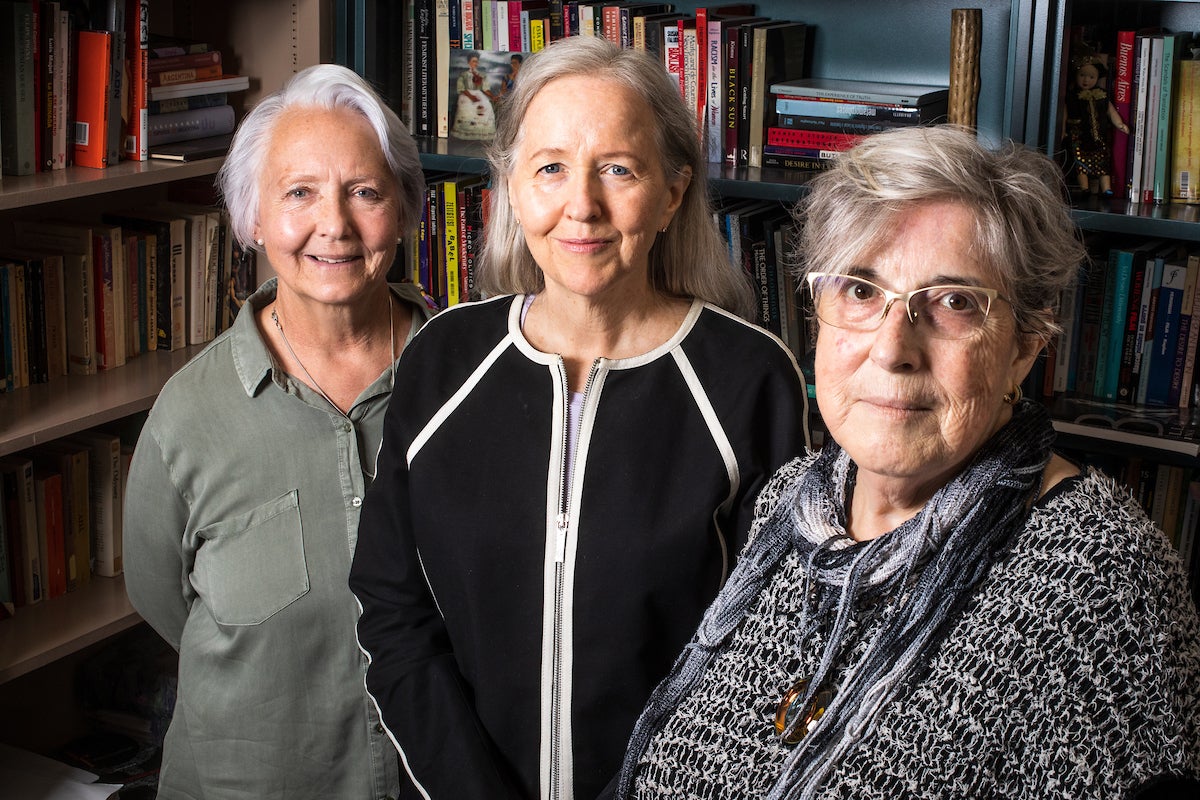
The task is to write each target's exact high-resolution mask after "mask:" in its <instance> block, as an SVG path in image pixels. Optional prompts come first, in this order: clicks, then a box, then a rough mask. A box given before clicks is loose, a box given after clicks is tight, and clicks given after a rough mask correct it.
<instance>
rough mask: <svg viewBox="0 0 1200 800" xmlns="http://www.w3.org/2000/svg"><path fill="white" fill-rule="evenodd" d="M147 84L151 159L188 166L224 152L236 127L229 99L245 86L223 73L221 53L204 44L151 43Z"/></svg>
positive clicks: (236, 77)
mask: <svg viewBox="0 0 1200 800" xmlns="http://www.w3.org/2000/svg"><path fill="white" fill-rule="evenodd" d="M147 82H148V85H149V87H150V91H149V103H148V105H147V111H148V113H149V141H150V155H151V156H152V157H154V158H166V159H171V160H183V161H187V160H192V159H195V158H208V157H211V156H216V155H222V154H223V153H224V152H225V151H226V150H227V149H228V147H229V140H230V136H231V135H232V133H233V130H234V127H235V126H236V124H237V118H236V115H235V113H234V108H233V106H232V105H231V104H230V102H229V95H230V93H231V92H238V91H242V90H245V89H247V88H249V86H250V82H249V79H247V78H246V77H245V76H243V75H230V74H226V73H225V72H224V71H223V68H222V64H221V51H220V50H215V49H210V48H209V46H208V45H207V44H206V43H204V42H187V41H178V40H173V41H151V42H150V46H149V58H148V67H147Z"/></svg>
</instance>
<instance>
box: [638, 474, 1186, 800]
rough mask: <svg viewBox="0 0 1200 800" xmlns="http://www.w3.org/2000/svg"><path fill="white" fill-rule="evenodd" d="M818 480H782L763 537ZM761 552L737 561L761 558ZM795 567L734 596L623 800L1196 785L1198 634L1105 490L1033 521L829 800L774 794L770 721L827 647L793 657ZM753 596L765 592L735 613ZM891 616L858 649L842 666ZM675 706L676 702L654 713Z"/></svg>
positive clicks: (1056, 503)
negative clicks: (802, 487) (788, 497)
mask: <svg viewBox="0 0 1200 800" xmlns="http://www.w3.org/2000/svg"><path fill="white" fill-rule="evenodd" d="M811 460H812V457H811V456H808V457H805V458H801V459H797V460H796V461H793V462H792V463H791V464H789V465H787V466H785V467H784V468H783V469H781V470H780V471H779V473H778V474H777V475H776V476H775V478H774V479H773V480H772V482H771V484H770V485H769V486H767V487H766V488H765V489H764V491H763V493H762V496H761V497H760V499H759V508H758V513H757V519H758V520H759V521H761V520H763V519H766V518H767V517H768V516H769V514H770V511H771V509H772V508H773V507H774V505H775V503H776V502H777V500H778V497H779V495H780V490H781V489H782V487H783V486H785V485H787V484H789V483H791V482H792V481H794V480H796V479H797V478H798V476H799V475H801V474H802V473H803V471H804V470H805V469H806V468H807V467H808V465H809V463H811ZM756 533H757V528H756V529H755V531H754V532H752V537H753V538H751V540H750V542H749V543H748V544H747V547H746V550H745V552H744V553H743V555H742V557H741V559H743V560H744V559H750V560H751V561H753V560H754V559H755V558H756V557H757V558H762V557H763V555H762V553H760V552H758V551H760V550H763V549H764V547H763V546H762V543H761V541H760V539H759V538H758V537H756V536H755V534H756ZM795 556H796V554H795V551H794V550H790V551H788V552H786V553H784V554H783V555H782V557H781V558H780V559H779V560H778V561H776V562H775V563H774V564H769V565H767V566H766V568H765V570H758V569H756V570H753V573H754V575H749V576H748V572H746V571H740V570H739V571H738V572H735V573H734V575H733V576H732V577H731V580H730V583H729V584H728V585H727V586H726V587H725V589H724V590H723V591H722V593H721V596H720V597H718V598H717V600H716V602H715V603H714V604H713V606H712V608H710V609H709V613H708V614H707V615H706V617H705V623H704V625H702V627H701V633H700V634H699V635H698V638H697V640H696V641H694V642H693V644H692V645H691V646H690V649H691V651H692V652H691V653H690V658H689V657H688V654H687V653H685V657H683V658H681V660H680V662H679V663H677V664H676V668H675V670H674V671H673V672H672V674H671V676H670V677H669V678H668V679H667V681H666V682H665V683H664V686H663V687H660V690H659V691H656V692H655V695H654V697H653V698H652V699H651V705H650V706H649V707H648V708H647V711H646V713H645V714H644V715H643V717H642V719H641V721H640V722H639V723H638V728H637V730H635V733H634V737H633V740H632V744H631V748H630V752H629V753H628V755H627V758H626V764H625V772H624V775H623V778H624V781H623V783H625V785H626V786H629V785H630V784H632V787H631V792H630V793H629V794H627V795H626V796H630V797H635V798H639V799H646V798H665V797H670V798H674V799H676V800H682V799H683V798H739V800H741V799H743V798H744V799H745V800H749V799H750V798H760V797H768V796H770V797H779V798H799V797H801V796H805V797H808V796H811V797H816V798H851V797H852V798H859V799H860V800H870V799H871V798H879V800H884V799H885V798H886V800H894V798H906V797H912V798H916V797H920V798H951V797H954V798H965V797H970V798H985V797H986V798H992V797H1003V798H1039V799H1041V798H1064V799H1065V798H1070V800H1083V799H1084V798H1124V797H1128V796H1130V795H1131V793H1134V792H1136V790H1137V789H1138V788H1139V787H1142V786H1145V785H1146V784H1147V783H1149V782H1153V781H1155V780H1160V779H1162V778H1163V777H1164V776H1184V777H1187V778H1191V779H1196V778H1200V621H1198V619H1197V613H1196V609H1195V606H1194V605H1193V603H1192V600H1191V598H1190V595H1189V593H1188V590H1187V586H1186V580H1185V578H1184V572H1183V569H1182V567H1181V564H1180V562H1179V559H1178V557H1177V556H1176V553H1175V551H1174V550H1173V549H1172V547H1171V545H1170V543H1169V542H1168V541H1167V540H1166V538H1165V537H1164V536H1163V534H1162V533H1161V532H1160V531H1159V530H1158V529H1157V528H1156V527H1155V526H1154V525H1153V524H1152V523H1151V522H1150V521H1149V520H1148V519H1147V518H1146V516H1145V514H1144V513H1143V512H1142V510H1141V509H1140V507H1138V506H1137V504H1136V503H1134V502H1133V500H1132V499H1131V498H1130V497H1129V495H1128V493H1127V492H1126V491H1125V490H1124V489H1123V488H1121V487H1119V486H1118V485H1117V484H1115V483H1114V482H1113V481H1112V480H1110V479H1109V478H1107V477H1106V476H1104V475H1103V474H1101V473H1097V472H1095V471H1090V470H1089V471H1088V472H1086V474H1084V475H1082V476H1080V477H1079V478H1076V479H1070V480H1068V481H1065V482H1063V483H1062V484H1060V485H1059V486H1058V487H1055V489H1054V490H1053V491H1052V492H1051V493H1050V494H1048V495H1047V496H1046V497H1044V498H1042V500H1040V501H1039V502H1038V503H1037V504H1035V506H1034V508H1033V510H1032V513H1031V515H1030V517H1029V519H1028V521H1027V523H1026V525H1025V527H1024V528H1023V529H1022V530H1021V531H1020V532H1019V533H1018V534H1017V535H1016V536H1015V537H1014V539H1013V540H1012V541H1011V542H1010V545H1009V547H1008V549H1007V551H1006V552H1005V553H1004V554H1003V555H1002V556H1001V558H1000V560H999V562H998V563H996V564H995V565H994V566H993V568H992V570H991V572H990V573H989V574H988V575H987V577H986V578H985V579H984V582H983V583H982V584H981V585H980V586H979V587H978V588H977V590H976V592H975V594H974V596H973V597H972V599H971V601H970V602H969V603H968V605H967V606H966V608H965V609H964V611H963V613H962V614H961V616H960V617H959V618H958V619H957V620H955V621H954V622H953V623H952V628H951V629H950V630H949V632H948V633H947V635H946V638H945V639H944V640H943V641H942V643H941V645H940V646H939V647H938V649H937V650H936V651H935V652H934V654H933V657H932V660H931V662H930V663H929V665H928V667H927V669H926V670H924V671H923V672H919V673H918V676H917V679H916V680H914V681H912V682H911V683H910V684H909V685H907V686H905V687H903V688H902V689H901V691H900V693H899V695H898V696H897V698H896V700H895V701H894V702H893V703H891V704H890V705H889V706H888V707H886V708H884V709H883V710H882V711H881V713H880V715H879V717H878V718H877V720H876V722H875V724H874V726H873V727H872V729H871V730H869V731H868V732H867V733H866V734H865V736H864V737H863V738H862V739H861V740H860V741H859V743H858V744H857V745H856V746H855V747H854V748H853V749H852V750H851V751H850V753H849V754H848V757H846V758H845V759H843V760H842V762H841V763H839V764H837V765H835V766H834V767H833V769H832V771H831V772H830V773H829V775H828V777H827V779H826V780H825V782H824V783H823V785H821V786H819V787H802V786H786V785H776V784H777V776H778V775H779V772H780V768H781V766H782V764H783V761H784V759H785V758H786V757H787V753H788V752H789V747H788V746H787V745H783V744H781V743H780V742H779V740H778V738H777V737H776V735H775V733H774V730H773V728H772V719H773V714H774V711H775V707H776V704H777V703H778V700H779V698H780V696H781V695H782V694H783V692H784V691H785V690H786V689H787V688H788V686H789V685H790V684H791V683H792V682H793V681H794V680H795V679H796V678H797V677H799V676H801V675H805V674H811V672H812V671H813V669H814V667H815V662H816V659H817V658H818V656H819V654H820V652H821V649H822V645H823V641H822V640H821V636H820V634H819V633H818V634H817V635H816V637H815V638H813V637H810V639H811V640H810V641H798V638H799V636H798V633H797V631H796V621H797V619H798V617H799V616H800V614H799V607H800V606H799V604H800V599H801V598H800V594H801V589H800V587H801V586H803V585H804V579H803V577H804V576H803V573H804V565H803V563H802V562H801V560H800V559H799V558H796V557H795ZM756 576H759V577H756ZM747 580H750V581H753V580H765V584H763V586H764V588H763V590H762V591H758V592H756V593H755V594H754V599H752V600H751V601H750V602H749V603H745V604H744V606H745V607H744V610H742V609H739V608H736V607H730V604H729V603H728V602H727V599H728V598H734V597H736V596H737V595H738V592H739V591H742V592H745V591H746V590H747V589H748V588H750V587H748V586H746V585H742V586H738V585H737V584H738V582H739V581H741V582H742V583H743V584H745V583H746V581H747ZM742 597H743V598H744V597H745V595H744V594H743V595H742ZM723 600H724V601H726V602H725V605H724V607H723ZM735 605H736V606H742V605H743V604H742V603H736V604H735ZM883 606H886V603H884V604H881V608H877V609H865V610H864V612H863V613H862V614H861V615H860V616H859V618H858V619H857V621H856V623H855V624H854V626H853V627H852V628H851V629H850V631H849V632H848V633H847V642H846V649H845V650H844V651H843V658H844V661H845V662H846V663H851V662H853V660H854V657H855V656H857V655H858V654H860V653H861V652H862V649H863V648H864V647H865V646H866V643H867V641H868V639H869V637H870V634H871V633H872V632H873V631H874V630H875V626H874V623H875V622H877V621H878V619H879V617H880V616H881V615H882V613H883V611H882V607H883ZM705 639H706V640H707V641H706V642H705V643H703V645H702V646H698V644H699V643H700V641H701V640H705ZM844 668H845V664H844V663H843V664H842V669H843V670H844ZM841 674H842V672H839V673H838V674H837V676H836V677H835V680H838V679H840V677H841ZM671 688H674V689H682V690H683V695H682V698H681V700H680V702H679V703H678V704H677V705H675V706H674V707H673V708H655V701H656V699H659V698H662V697H663V696H664V695H669V694H670V692H664V691H663V689H671Z"/></svg>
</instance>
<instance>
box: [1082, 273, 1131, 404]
mask: <svg viewBox="0 0 1200 800" xmlns="http://www.w3.org/2000/svg"><path fill="white" fill-rule="evenodd" d="M1132 266H1133V253H1132V252H1130V251H1129V250H1114V251H1113V252H1112V253H1111V254H1110V256H1109V269H1110V270H1111V274H1110V275H1109V281H1108V288H1107V290H1106V291H1105V293H1104V305H1103V307H1102V309H1101V312H1100V350H1099V354H1098V355H1097V356H1096V380H1095V382H1094V384H1093V388H1092V394H1093V395H1095V397H1097V398H1098V399H1106V400H1114V399H1116V391H1115V388H1114V391H1113V395H1112V396H1111V397H1110V396H1108V391H1109V387H1110V386H1113V387H1115V383H1116V382H1115V380H1114V381H1111V382H1110V379H1109V373H1110V372H1113V373H1116V371H1117V370H1118V369H1119V367H1120V365H1119V364H1117V363H1116V362H1114V361H1113V360H1112V352H1113V350H1112V342H1113V338H1114V335H1119V332H1120V331H1121V329H1122V328H1123V327H1124V324H1125V316H1124V314H1123V313H1119V312H1116V309H1117V307H1118V305H1120V306H1122V307H1124V306H1125V304H1126V303H1127V302H1128V294H1127V287H1128V286H1129V274H1130V271H1131V268H1132ZM1121 298H1125V302H1121ZM1114 318H1116V319H1117V320H1118V322H1117V323H1116V326H1115V327H1114V322H1113V320H1114Z"/></svg>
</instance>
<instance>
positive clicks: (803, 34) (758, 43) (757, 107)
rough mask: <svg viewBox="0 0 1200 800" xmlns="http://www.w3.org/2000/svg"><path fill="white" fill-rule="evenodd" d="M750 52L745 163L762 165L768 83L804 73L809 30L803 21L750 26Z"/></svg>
mask: <svg viewBox="0 0 1200 800" xmlns="http://www.w3.org/2000/svg"><path fill="white" fill-rule="evenodd" d="M752 30H753V32H754V38H753V44H752V46H753V55H752V66H751V68H750V111H749V113H750V130H749V137H748V140H749V142H748V149H749V153H748V156H747V163H748V164H749V166H751V167H761V166H762V147H763V136H764V134H763V131H764V130H765V129H766V128H768V127H773V126H774V124H775V115H776V110H775V108H774V107H773V104H772V102H771V98H770V96H769V95H768V88H767V87H769V86H779V85H781V82H783V83H786V82H787V81H789V80H792V79H803V78H804V76H806V75H807V74H808V70H809V66H808V65H809V60H810V58H811V54H810V53H809V46H808V39H809V35H810V33H811V30H810V29H809V27H808V26H807V25H805V24H804V23H803V22H781V23H777V24H773V25H763V26H759V27H755V28H753V29H752Z"/></svg>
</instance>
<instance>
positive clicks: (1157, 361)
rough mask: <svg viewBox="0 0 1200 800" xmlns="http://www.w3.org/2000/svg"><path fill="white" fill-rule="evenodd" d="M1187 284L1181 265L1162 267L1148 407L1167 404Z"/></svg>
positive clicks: (1147, 387) (1147, 397)
mask: <svg viewBox="0 0 1200 800" xmlns="http://www.w3.org/2000/svg"><path fill="white" fill-rule="evenodd" d="M1186 282H1187V268H1186V267H1185V266H1184V265H1181V264H1170V263H1168V264H1165V265H1163V277H1162V287H1161V288H1160V289H1159V294H1158V312H1157V314H1156V316H1155V324H1154V340H1153V348H1154V355H1153V358H1151V360H1150V375H1149V381H1148V383H1147V386H1146V405H1154V406H1163V405H1167V404H1168V394H1169V392H1170V387H1171V371H1172V370H1173V369H1174V366H1175V348H1176V345H1177V343H1178V339H1179V307H1180V303H1181V301H1182V300H1183V289H1184V286H1185V284H1186Z"/></svg>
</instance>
